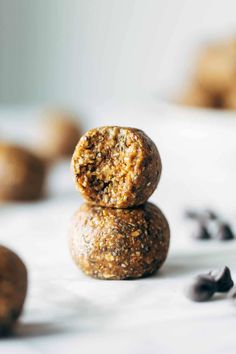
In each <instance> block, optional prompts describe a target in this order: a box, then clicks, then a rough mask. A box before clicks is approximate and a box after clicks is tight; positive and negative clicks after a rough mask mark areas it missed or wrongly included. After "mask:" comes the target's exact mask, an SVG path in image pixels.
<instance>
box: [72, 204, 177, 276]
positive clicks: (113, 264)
mask: <svg viewBox="0 0 236 354" xmlns="http://www.w3.org/2000/svg"><path fill="white" fill-rule="evenodd" d="M169 240H170V230H169V225H168V222H167V220H166V218H165V216H164V215H163V214H162V212H161V211H160V209H159V208H157V207H156V206H155V205H154V204H151V203H149V202H147V203H145V204H144V205H142V206H139V207H136V208H130V209H113V208H103V207H100V206H93V205H89V204H83V205H82V206H81V208H80V209H79V210H78V211H77V212H76V213H75V215H74V217H73V220H72V225H71V228H70V241H69V244H70V251H71V255H72V258H73V260H74V261H75V263H76V264H77V265H78V266H80V268H81V269H82V270H83V271H84V272H85V273H86V274H88V275H90V276H92V277H95V278H100V279H117V280H119V279H132V278H140V277H143V276H147V275H151V274H152V273H154V272H155V271H156V270H157V269H159V268H160V267H161V265H162V264H163V263H164V261H165V259H166V257H167V253H168V248H169Z"/></svg>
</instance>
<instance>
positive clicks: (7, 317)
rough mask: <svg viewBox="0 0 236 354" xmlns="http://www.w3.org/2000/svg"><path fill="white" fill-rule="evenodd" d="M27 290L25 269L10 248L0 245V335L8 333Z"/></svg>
mask: <svg viewBox="0 0 236 354" xmlns="http://www.w3.org/2000/svg"><path fill="white" fill-rule="evenodd" d="M26 291H27V270H26V267H25V265H24V263H23V262H22V260H21V259H20V258H19V257H18V256H17V255H16V254H15V253H14V252H12V251H11V250H9V249H8V248H6V247H4V246H0V336H3V335H6V334H9V332H10V331H11V330H12V328H13V326H14V324H15V322H16V320H17V319H18V317H19V316H20V314H21V312H22V309H23V305H24V301H25V297H26Z"/></svg>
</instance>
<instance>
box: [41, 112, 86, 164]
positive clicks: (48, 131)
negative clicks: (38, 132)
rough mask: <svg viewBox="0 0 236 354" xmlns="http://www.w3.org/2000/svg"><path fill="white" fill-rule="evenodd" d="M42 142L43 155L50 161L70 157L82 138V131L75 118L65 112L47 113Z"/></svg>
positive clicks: (43, 125)
mask: <svg viewBox="0 0 236 354" xmlns="http://www.w3.org/2000/svg"><path fill="white" fill-rule="evenodd" d="M44 118H45V119H44V120H43V122H42V137H41V141H40V151H41V154H42V155H43V156H44V157H45V158H47V159H48V160H52V161H53V160H57V159H60V158H64V157H70V156H71V155H72V154H73V151H74V149H75V146H76V144H77V143H78V140H79V138H80V137H81V130H80V127H79V125H78V123H77V122H76V120H74V117H73V116H72V115H71V114H70V113H68V112H65V111H51V112H47V113H45V117H44Z"/></svg>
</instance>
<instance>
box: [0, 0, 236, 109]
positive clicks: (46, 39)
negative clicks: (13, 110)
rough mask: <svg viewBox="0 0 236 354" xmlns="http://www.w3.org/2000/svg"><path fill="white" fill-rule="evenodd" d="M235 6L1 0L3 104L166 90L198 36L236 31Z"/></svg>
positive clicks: (181, 1)
mask: <svg viewBox="0 0 236 354" xmlns="http://www.w3.org/2000/svg"><path fill="white" fill-rule="evenodd" d="M235 7H236V5H235V1H234V0H227V1H213V0H206V1H205V0H199V1H195V0H175V1H173V0H146V1H145V2H144V1H143V0H120V1H116V0H99V1H98V0H90V1H86V0H40V1H34V2H31V1H28V0H21V1H18V0H1V1H0V48H1V56H0V77H1V80H0V103H8V104H15V103H21V104H32V103H33V104H35V103H49V104H52V103H53V102H59V103H60V104H62V105H65V106H69V107H70V105H78V102H83V101H86V100H88V101H89V102H90V100H94V101H95V100H99V101H104V100H107V99H115V98H117V99H120V98H122V99H126V98H127V99H131V98H132V99H133V98H141V97H142V98H143V97H149V96H151V95H154V94H158V95H161V94H162V95H163V94H164V92H165V90H168V92H169V91H171V90H173V87H176V86H177V84H178V83H181V82H183V81H182V79H183V76H184V75H185V71H186V69H188V68H189V69H190V68H191V63H192V61H191V59H189V58H190V57H191V56H192V57H193V58H194V57H195V52H196V50H197V48H196V43H199V40H200V41H202V40H203V41H204V40H205V39H206V40H208V39H209V38H212V39H215V38H219V37H220V36H222V37H224V36H225V35H226V34H231V33H234V30H235V27H236V25H235V10H236V9H235ZM166 92H167V91H166Z"/></svg>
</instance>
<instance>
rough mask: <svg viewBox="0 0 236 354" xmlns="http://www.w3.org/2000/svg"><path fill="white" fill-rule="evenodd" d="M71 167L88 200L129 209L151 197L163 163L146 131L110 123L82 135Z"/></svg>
mask: <svg viewBox="0 0 236 354" xmlns="http://www.w3.org/2000/svg"><path fill="white" fill-rule="evenodd" d="M72 169H73V172H74V175H75V183H76V187H77V189H78V190H79V191H80V192H81V194H82V196H83V197H84V199H85V200H86V201H87V202H89V203H92V204H96V205H100V206H105V207H112V208H129V207H133V206H137V205H140V204H143V203H145V202H146V201H147V200H148V198H149V197H150V196H151V194H152V193H153V192H154V190H155V189H156V187H157V184H158V182H159V179H160V175H161V169H162V165H161V159H160V155H159V152H158V150H157V148H156V145H155V144H154V142H153V141H152V140H151V139H150V138H149V137H148V136H147V135H146V134H145V133H144V132H143V131H141V130H138V129H135V128H123V127H116V126H115V127H112V126H108V127H101V128H96V129H92V130H90V131H88V132H87V133H86V134H84V135H83V136H82V138H81V139H80V141H79V143H78V145H77V146H76V148H75V151H74V154H73V157H72Z"/></svg>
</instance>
